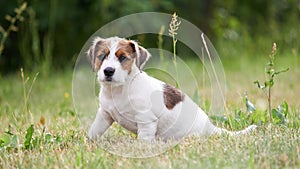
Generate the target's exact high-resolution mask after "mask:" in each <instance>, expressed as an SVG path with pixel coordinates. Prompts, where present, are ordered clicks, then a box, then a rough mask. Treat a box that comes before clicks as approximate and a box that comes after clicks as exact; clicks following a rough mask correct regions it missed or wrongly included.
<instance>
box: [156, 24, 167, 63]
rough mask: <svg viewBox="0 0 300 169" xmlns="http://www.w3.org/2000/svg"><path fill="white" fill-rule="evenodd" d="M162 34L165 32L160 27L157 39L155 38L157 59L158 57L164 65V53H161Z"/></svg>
mask: <svg viewBox="0 0 300 169" xmlns="http://www.w3.org/2000/svg"><path fill="white" fill-rule="evenodd" d="M164 32H165V26H164V25H162V26H161V27H160V30H159V33H158V37H157V39H158V49H159V57H160V61H161V63H164V53H163V51H162V49H163V41H164V40H163V34H164Z"/></svg>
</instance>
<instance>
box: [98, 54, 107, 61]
mask: <svg viewBox="0 0 300 169" xmlns="http://www.w3.org/2000/svg"><path fill="white" fill-rule="evenodd" d="M97 58H98V59H99V60H101V61H103V60H104V59H105V58H106V54H101V55H99V56H97Z"/></svg>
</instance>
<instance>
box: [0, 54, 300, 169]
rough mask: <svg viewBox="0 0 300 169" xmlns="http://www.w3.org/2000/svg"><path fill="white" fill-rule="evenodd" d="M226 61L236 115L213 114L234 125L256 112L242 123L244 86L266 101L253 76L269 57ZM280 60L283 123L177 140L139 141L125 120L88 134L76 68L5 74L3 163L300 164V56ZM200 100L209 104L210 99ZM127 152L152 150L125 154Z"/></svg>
mask: <svg viewBox="0 0 300 169" xmlns="http://www.w3.org/2000/svg"><path fill="white" fill-rule="evenodd" d="M267 54H268V53H266V56H267ZM187 62H188V63H190V68H191V69H192V70H194V71H198V69H199V71H201V68H199V67H198V66H197V65H195V64H194V65H193V62H192V61H187ZM222 62H223V65H224V69H225V73H226V80H227V94H226V98H227V102H226V103H227V107H228V110H227V111H228V112H229V116H230V117H231V118H229V119H233V120H232V122H230V121H228V120H227V121H224V118H222V119H223V120H220V118H215V119H216V120H213V122H214V123H215V124H217V125H219V126H223V127H226V128H229V129H232V130H234V129H239V128H243V127H245V126H246V125H248V124H249V123H250V122H251V120H249V118H244V119H243V118H241V123H239V124H238V122H237V121H238V120H237V119H235V117H236V115H237V113H238V111H240V112H242V113H244V114H245V116H247V115H248V114H247V112H246V108H245V101H244V93H245V91H247V93H248V97H249V99H250V100H251V101H252V102H253V103H254V104H255V105H256V107H257V111H258V112H259V113H260V114H265V112H264V110H266V109H267V101H266V97H265V95H264V94H263V92H262V91H261V90H260V89H258V88H257V86H256V85H254V84H253V81H255V80H260V81H263V80H264V79H265V75H264V66H265V64H266V62H267V57H266V58H265V57H245V58H242V57H239V58H234V57H233V58H231V59H228V60H225V59H224V60H223V59H222ZM276 62H277V65H278V67H279V68H281V67H282V68H284V67H289V68H290V70H289V71H288V72H286V73H283V74H282V75H279V76H278V78H277V80H276V81H275V85H274V88H273V98H272V99H273V103H272V104H273V107H274V108H276V107H277V105H279V104H281V103H282V102H283V101H285V102H286V103H287V104H288V108H289V109H288V114H287V116H286V118H285V123H284V124H269V123H267V122H264V121H260V122H259V123H258V125H259V127H258V128H257V130H256V131H254V132H253V133H251V134H250V135H245V136H241V137H229V136H226V135H224V136H212V137H209V138H207V139H203V138H197V137H187V138H185V139H183V140H182V141H180V142H179V143H178V144H176V143H172V142H171V143H161V142H158V143H155V144H154V145H147V144H146V145H145V144H142V143H138V142H137V141H135V140H134V139H135V135H133V134H131V133H128V132H127V131H125V130H124V129H122V128H120V127H119V126H118V125H114V126H113V127H112V128H111V129H110V130H109V131H108V132H107V133H106V135H105V137H104V139H103V140H102V142H101V143H94V142H91V141H90V140H88V139H87V136H86V128H87V126H86V125H83V122H82V120H81V119H82V117H78V115H77V114H76V111H75V109H74V107H73V103H72V70H67V71H64V72H59V71H56V72H50V73H47V74H44V73H40V74H38V75H36V72H33V73H27V72H26V70H25V71H24V73H25V74H24V80H22V78H21V72H17V73H15V74H11V75H9V76H3V77H0V86H1V88H0V121H1V129H0V145H1V147H0V168H300V137H299V135H300V131H299V126H300V103H299V99H298V94H299V91H300V86H299V85H298V84H300V78H299V77H300V68H299V60H298V59H297V55H293V54H292V52H291V53H289V52H286V54H282V55H280V56H278V59H277V61H276ZM199 74H201V73H199ZM204 75H205V74H204ZM27 77H28V78H29V79H28V80H27V81H26V78H27ZM35 77H36V78H35ZM200 79H201V78H200ZM24 83H25V84H24ZM32 83H33V85H31V84H32ZM199 84H202V83H201V82H199ZM31 87H32V88H31ZM206 88H209V85H207V86H206ZM206 88H204V87H199V89H200V93H203V94H202V95H201V97H202V96H204V97H205V96H206V95H207V96H209V92H210V90H209V89H206ZM83 90H84V89H83ZM24 91H25V92H24ZM27 96H28V97H27ZM191 97H193V96H191ZM206 102H209V98H208V99H207V101H206ZM199 104H200V105H201V107H203V108H204V109H205V103H204V102H203V104H202V102H201V101H200V103H199ZM95 112H96V110H94V112H91V114H94V113H95ZM228 112H227V113H228ZM259 113H258V114H259ZM227 115H228V114H227ZM218 119H219V120H218ZM225 119H226V118H225ZM89 123H90V122H89ZM110 136H111V138H109V137H110ZM127 138H131V140H129V141H130V142H128V139H127ZM111 152H113V153H111ZM157 152H158V155H156V153H157ZM120 154H123V155H127V156H139V157H141V156H144V157H146V156H151V157H148V158H126V157H123V156H120Z"/></svg>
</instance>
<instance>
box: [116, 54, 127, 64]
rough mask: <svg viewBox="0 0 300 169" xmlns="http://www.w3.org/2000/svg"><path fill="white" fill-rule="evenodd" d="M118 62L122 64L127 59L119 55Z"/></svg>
mask: <svg viewBox="0 0 300 169" xmlns="http://www.w3.org/2000/svg"><path fill="white" fill-rule="evenodd" d="M118 59H119V62H121V63H122V62H124V61H125V60H126V59H127V57H126V56H124V55H121V56H120V57H119V58H118Z"/></svg>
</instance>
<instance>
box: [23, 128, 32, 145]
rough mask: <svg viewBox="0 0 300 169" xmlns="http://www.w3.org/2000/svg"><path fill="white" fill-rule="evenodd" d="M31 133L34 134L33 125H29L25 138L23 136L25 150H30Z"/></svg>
mask: <svg viewBox="0 0 300 169" xmlns="http://www.w3.org/2000/svg"><path fill="white" fill-rule="evenodd" d="M33 132H34V128H33V124H31V125H30V127H28V129H27V132H26V136H25V141H24V147H25V149H29V148H30V145H31V140H32V135H33Z"/></svg>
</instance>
